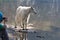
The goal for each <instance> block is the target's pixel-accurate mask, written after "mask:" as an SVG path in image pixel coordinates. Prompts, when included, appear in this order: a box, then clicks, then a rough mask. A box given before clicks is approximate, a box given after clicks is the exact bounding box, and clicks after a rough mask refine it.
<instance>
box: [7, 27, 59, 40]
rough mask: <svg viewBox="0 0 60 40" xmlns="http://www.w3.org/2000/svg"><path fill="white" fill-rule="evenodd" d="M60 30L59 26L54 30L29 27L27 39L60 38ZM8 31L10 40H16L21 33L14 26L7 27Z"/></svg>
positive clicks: (52, 39) (46, 39) (56, 39)
mask: <svg viewBox="0 0 60 40" xmlns="http://www.w3.org/2000/svg"><path fill="white" fill-rule="evenodd" d="M59 30H60V29H59V28H57V29H56V28H55V29H53V30H52V31H43V30H35V29H31V30H30V29H29V30H28V33H27V39H26V40H60V31H59ZM7 32H8V34H9V39H10V40H16V37H17V36H18V35H19V33H18V32H15V29H14V28H7ZM18 38H19V36H18Z"/></svg>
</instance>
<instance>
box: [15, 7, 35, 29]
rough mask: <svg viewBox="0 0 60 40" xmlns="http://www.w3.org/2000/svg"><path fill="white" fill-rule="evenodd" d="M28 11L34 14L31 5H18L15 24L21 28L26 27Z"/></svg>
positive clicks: (28, 16)
mask: <svg viewBox="0 0 60 40" xmlns="http://www.w3.org/2000/svg"><path fill="white" fill-rule="evenodd" d="M30 13H35V14H36V12H35V11H34V9H33V8H32V7H26V6H19V7H18V8H17V10H16V16H15V24H16V25H19V26H21V27H22V28H23V29H26V27H27V23H28V21H29V18H30Z"/></svg>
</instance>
